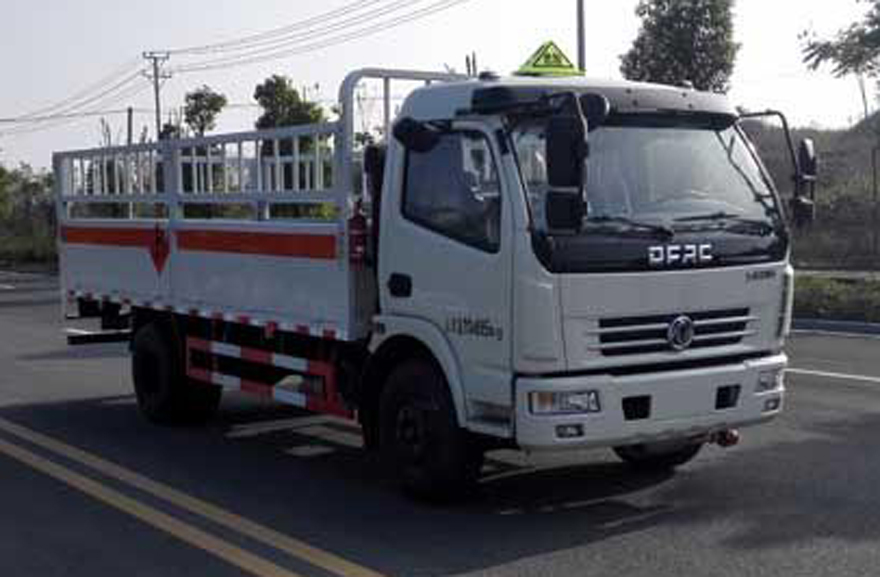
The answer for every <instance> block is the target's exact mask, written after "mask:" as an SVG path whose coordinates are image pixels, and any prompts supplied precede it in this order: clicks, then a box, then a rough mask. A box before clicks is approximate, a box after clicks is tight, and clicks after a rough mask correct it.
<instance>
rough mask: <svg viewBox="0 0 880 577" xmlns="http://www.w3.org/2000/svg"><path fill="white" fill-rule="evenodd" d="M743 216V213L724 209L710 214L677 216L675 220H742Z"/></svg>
mask: <svg viewBox="0 0 880 577" xmlns="http://www.w3.org/2000/svg"><path fill="white" fill-rule="evenodd" d="M742 218H743V216H742V215H741V214H736V213H735V212H724V211H723V210H719V211H718V212H710V213H708V214H697V215H694V216H682V217H680V218H676V219H675V222H698V221H703V220H740V219H742Z"/></svg>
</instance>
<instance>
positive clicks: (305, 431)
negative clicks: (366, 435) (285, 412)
mask: <svg viewBox="0 0 880 577" xmlns="http://www.w3.org/2000/svg"><path fill="white" fill-rule="evenodd" d="M296 433H297V434H298V435H306V436H308V437H313V438H315V439H318V440H320V441H327V442H330V443H334V444H336V445H342V446H344V447H351V448H353V449H360V448H361V447H363V446H364V441H363V437H361V435H359V434H355V433H346V432H344V431H339V430H337V429H331V428H330V427H323V426H321V425H316V426H313V427H304V428H302V429H298V430H297V431H296Z"/></svg>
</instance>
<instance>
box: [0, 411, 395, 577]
mask: <svg viewBox="0 0 880 577" xmlns="http://www.w3.org/2000/svg"><path fill="white" fill-rule="evenodd" d="M0 430H2V431H5V432H7V433H9V434H12V435H15V436H16V437H19V438H21V439H24V440H26V441H28V442H30V443H33V444H34V445H37V446H39V447H42V448H44V449H46V450H48V451H52V452H53V453H56V454H59V455H62V456H64V457H67V458H68V459H71V460H73V461H76V462H78V463H81V464H83V465H85V466H87V467H90V468H92V469H94V470H96V471H98V472H99V473H101V474H103V475H106V476H107V477H109V478H111V479H116V480H117V481H121V482H123V483H126V484H128V485H130V486H132V487H135V488H137V489H140V490H141V491H144V492H145V493H149V494H150V495H153V496H155V497H158V498H160V499H163V500H165V501H167V502H169V503H172V504H174V505H176V506H177V507H180V508H181V509H186V510H187V511H190V512H191V513H195V514H197V515H200V516H202V517H204V518H206V519H209V520H210V521H213V522H214V523H217V524H218V525H222V526H224V527H226V528H228V529H232V530H234V531H237V532H238V533H241V534H242V535H246V536H247V537H250V538H251V539H254V540H255V541H259V542H260V543H263V544H265V545H269V546H270V547H274V548H275V549H278V550H280V551H284V552H285V553H288V554H290V555H293V556H294V557H297V558H299V559H302V560H304V561H306V562H308V563H310V564H312V565H314V566H316V567H320V568H322V569H325V570H327V571H329V572H330V573H334V574H336V575H340V576H341V577H384V576H383V575H382V574H381V573H377V572H375V571H373V570H371V569H368V568H366V567H363V566H361V565H357V564H355V563H353V562H351V561H348V560H347V559H343V558H342V557H339V556H337V555H334V554H333V553H330V552H328V551H324V550H322V549H318V548H317V547H313V546H312V545H309V544H308V543H305V542H303V541H300V540H298V539H294V538H293V537H290V536H288V535H285V534H283V533H280V532H278V531H275V530H274V529H270V528H269V527H266V526H265V525H261V524H259V523H256V522H255V521H251V520H250V519H245V518H244V517H241V516H240V515H236V514H235V513H231V512H229V511H226V510H225V509H222V508H220V507H218V506H216V505H213V504H211V503H208V502H207V501H203V500H201V499H198V498H196V497H193V496H191V495H188V494H186V493H183V492H181V491H179V490H177V489H174V488H172V487H170V486H168V485H165V484H163V483H159V482H158V481H154V480H152V479H150V478H148V477H145V476H144V475H141V474H140V473H136V472H134V471H132V470H130V469H126V468H125V467H122V466H120V465H117V464H115V463H112V462H110V461H107V460H106V459H102V458H101V457H98V456H96V455H92V454H91V453H87V452H86V451H83V450H82V449H77V448H76V447H72V446H70V445H67V444H65V443H62V442H61V441H57V440H55V439H53V438H51V437H48V436H46V435H43V434H42V433H38V432H36V431H32V430H30V429H28V428H25V427H22V426H21V425H17V424H15V423H13V422H11V421H8V420H6V419H2V418H0Z"/></svg>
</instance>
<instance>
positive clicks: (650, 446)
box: [614, 440, 703, 471]
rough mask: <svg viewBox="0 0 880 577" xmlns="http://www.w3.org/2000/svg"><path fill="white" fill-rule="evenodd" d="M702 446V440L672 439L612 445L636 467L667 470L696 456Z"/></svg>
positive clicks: (647, 469)
mask: <svg viewBox="0 0 880 577" xmlns="http://www.w3.org/2000/svg"><path fill="white" fill-rule="evenodd" d="M702 448H703V443H702V442H694V441H689V440H688V441H682V440H673V441H659V442H656V443H641V444H638V445H626V446H623V447H614V452H615V453H616V454H617V456H618V457H620V459H621V460H623V461H624V462H625V463H627V464H628V465H630V466H632V467H635V468H637V469H640V470H644V471H668V470H670V469H674V468H676V467H678V466H680V465H684V464H685V463H687V462H688V461H690V460H691V459H693V458H694V457H696V456H697V453H699V452H700V449H702Z"/></svg>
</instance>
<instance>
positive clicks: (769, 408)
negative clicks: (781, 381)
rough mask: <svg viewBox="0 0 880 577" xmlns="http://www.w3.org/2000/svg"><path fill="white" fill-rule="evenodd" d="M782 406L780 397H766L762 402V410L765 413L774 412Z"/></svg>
mask: <svg viewBox="0 0 880 577" xmlns="http://www.w3.org/2000/svg"><path fill="white" fill-rule="evenodd" d="M780 407H782V399H780V398H779V397H776V398H773V399H767V400H766V401H765V402H764V412H765V413H774V412H776V411H778V410H779V409H780Z"/></svg>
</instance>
